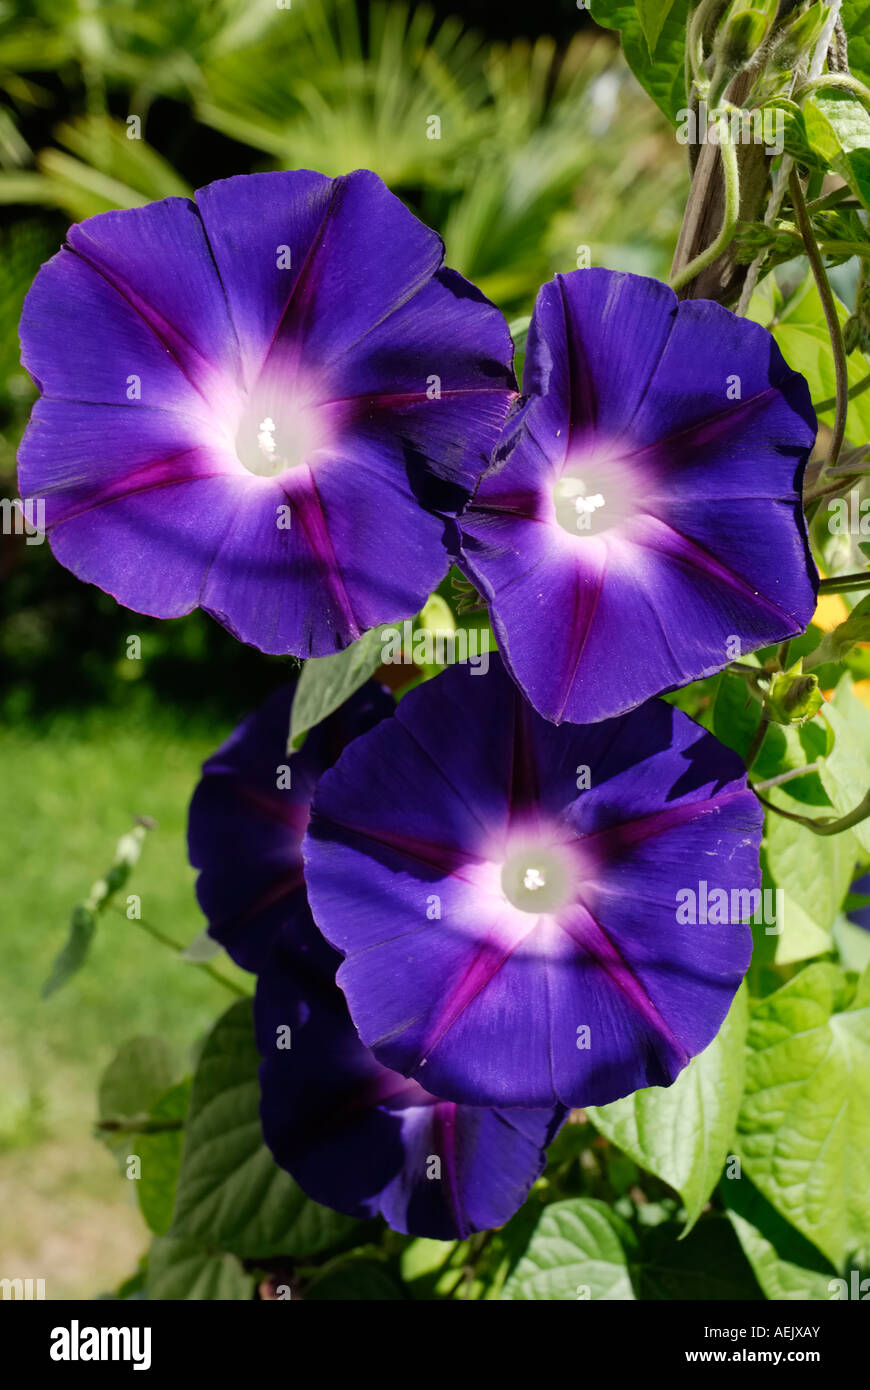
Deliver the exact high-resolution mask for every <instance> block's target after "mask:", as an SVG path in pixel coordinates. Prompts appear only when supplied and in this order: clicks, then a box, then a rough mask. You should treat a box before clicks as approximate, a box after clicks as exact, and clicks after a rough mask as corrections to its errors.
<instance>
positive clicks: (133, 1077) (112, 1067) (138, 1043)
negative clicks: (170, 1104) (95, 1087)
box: [99, 1037, 177, 1122]
mask: <svg viewBox="0 0 870 1390" xmlns="http://www.w3.org/2000/svg"><path fill="white" fill-rule="evenodd" d="M176 1075H177V1070H176V1065H175V1059H174V1057H173V1054H172V1049H171V1048H170V1046H169V1044H168V1043H167V1041H166V1039H165V1038H160V1037H144V1038H130V1039H129V1041H128V1042H125V1043H122V1045H121V1046H120V1047H119V1049H118V1051H117V1052H116V1054H115V1056H114V1057H113V1058H112V1060H111V1062H110V1063H109V1065H108V1066H107V1067H106V1070H105V1071H104V1072H103V1075H102V1077H101V1079H100V1087H99V1113H100V1119H101V1120H103V1121H108V1122H112V1121H121V1120H132V1119H136V1118H139V1117H141V1118H144V1117H145V1116H147V1115H148V1113H149V1111H150V1109H151V1107H152V1105H153V1104H154V1102H155V1101H156V1100H157V1099H158V1097H159V1096H160V1095H161V1094H162V1092H164V1091H165V1090H166V1089H167V1087H169V1086H171V1085H172V1083H173V1081H174V1080H175V1078H176Z"/></svg>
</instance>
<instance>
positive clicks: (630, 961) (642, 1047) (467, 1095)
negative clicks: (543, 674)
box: [303, 659, 762, 1106]
mask: <svg viewBox="0 0 870 1390" xmlns="http://www.w3.org/2000/svg"><path fill="white" fill-rule="evenodd" d="M578 788H580V790H578ZM761 823H762V812H761V808H760V806H759V804H758V802H757V800H756V798H755V797H754V795H753V794H752V792H751V791H750V790H749V789H748V788H747V785H746V775H745V771H744V768H743V764H742V763H741V761H740V759H739V758H738V757H737V756H736V754H734V753H732V752H730V751H729V750H728V749H727V748H724V747H723V746H722V745H721V744H720V743H718V742H717V740H716V739H714V738H713V737H712V735H710V734H708V733H706V732H705V731H704V730H703V729H701V728H699V726H698V725H696V724H695V723H693V722H692V721H691V720H690V719H689V718H688V717H687V716H686V715H684V714H682V713H681V712H680V711H679V710H676V709H674V708H672V706H670V705H668V704H666V703H665V702H664V701H652V702H650V703H649V704H647V705H645V706H644V707H643V709H642V710H638V711H636V712H633V713H631V714H628V715H624V716H622V717H620V718H617V719H613V720H608V721H606V722H602V723H597V724H592V725H587V726H579V727H578V726H574V725H568V724H566V725H562V726H560V727H558V728H557V727H556V726H554V725H553V724H551V723H549V722H548V721H546V720H544V719H542V718H541V717H540V716H539V715H537V714H536V713H535V712H534V711H533V710H532V709H531V708H530V706H529V705H528V704H527V703H526V702H525V701H524V700H523V699H522V697H521V696H520V694H519V692H518V691H517V688H516V686H515V685H514V684H513V683H512V682H511V681H510V680H509V679H508V677H507V675H506V673H505V671H504V668H503V666H502V665H501V663H500V662H499V661H498V659H496V661H495V662H494V663H493V665H492V667H491V669H490V672H489V674H488V675H486V676H480V675H477V676H475V675H474V674H472V673H471V672H470V671H469V669H468V668H467V667H463V666H455V667H453V668H451V669H449V670H447V671H446V672H444V673H443V674H442V675H440V676H438V677H437V678H436V679H435V680H433V681H430V682H428V683H427V684H425V685H423V686H422V687H420V688H419V689H418V690H416V691H413V692H412V693H411V694H409V695H407V696H406V697H405V699H404V700H403V701H402V702H401V704H400V705H399V706H398V709H397V712H396V715H395V717H394V718H393V719H391V720H388V721H387V722H386V723H382V724H380V725H379V726H378V727H376V728H375V729H373V730H371V731H370V732H369V733H368V734H364V735H363V736H362V737H361V738H359V739H357V740H355V742H354V743H353V744H351V745H350V746H349V747H348V748H347V749H346V750H345V752H344V753H343V754H342V756H341V757H340V758H339V760H338V762H337V763H336V765H335V766H334V767H333V768H332V769H331V770H330V771H329V772H326V773H325V774H324V775H323V777H322V778H321V779H320V781H319V783H318V786H317V790H316V792H315V797H314V802H313V805H312V816H311V821H310V823H309V828H308V833H307V835H306V838H305V841H304V843H303V855H304V858H305V866H306V867H305V877H306V882H307V885H308V898H309V902H310V904H311V909H312V911H313V913H314V918H315V921H316V922H317V924H318V926H319V927H320V929H321V931H322V932H323V934H324V935H325V936H326V938H327V939H328V940H329V941H330V942H331V943H332V944H333V945H334V946H335V947H337V948H338V949H339V950H341V951H342V952H343V953H345V956H346V959H345V961H344V964H343V965H342V967H341V969H340V971H339V972H338V976H337V979H338V983H339V984H340V985H341V987H342V989H343V990H344V992H345V995H346V997H347V1001H348V1004H349V1007H350V1012H351V1015H352V1017H353V1020H354V1022H355V1023H356V1025H357V1028H358V1029H359V1033H360V1036H361V1038H362V1040H363V1042H364V1043H366V1044H367V1046H369V1047H371V1048H372V1049H373V1051H374V1052H375V1054H376V1056H377V1057H378V1059H379V1060H380V1061H381V1062H383V1064H384V1065H385V1066H389V1067H391V1068H393V1069H394V1070H396V1071H399V1072H401V1073H402V1074H403V1075H405V1076H409V1077H412V1078H413V1079H415V1080H417V1081H419V1082H421V1083H423V1084H425V1085H426V1086H427V1087H429V1088H430V1089H431V1090H433V1091H434V1092H436V1093H437V1094H438V1095H443V1096H446V1097H449V1098H450V1099H452V1100H456V1101H461V1102H467V1103H472V1104H490V1105H528V1106H546V1105H550V1104H552V1103H553V1102H554V1101H561V1102H563V1103H564V1104H566V1105H587V1104H588V1105H602V1104H605V1103H607V1102H609V1101H612V1100H614V1099H616V1098H617V1097H619V1096H623V1095H626V1094H628V1093H629V1092H631V1091H634V1090H636V1089H637V1088H639V1087H643V1086H652V1085H659V1086H661V1085H665V1086H666V1085H669V1084H670V1083H671V1082H672V1081H673V1080H674V1078H675V1077H676V1076H677V1074H678V1072H679V1071H680V1070H681V1069H682V1068H683V1067H684V1066H685V1065H686V1063H687V1062H688V1061H689V1059H690V1058H691V1057H693V1056H694V1055H695V1054H696V1053H698V1052H700V1051H701V1050H702V1049H703V1048H704V1047H706V1046H707V1044H708V1043H709V1042H710V1041H711V1039H712V1038H713V1037H714V1036H715V1034H716V1032H717V1031H718V1029H719V1026H720V1024H721V1023H722V1020H723V1018H724V1017H725V1014H726V1012H727V1010H728V1007H729V1005H730V1003H731V1000H732V998H733V996H734V993H735V991H736V989H737V987H738V985H739V983H740V980H741V978H742V976H743V974H744V972H745V970H746V967H747V965H748V963H749V956H750V951H751V933H750V930H749V928H748V927H747V926H744V925H741V923H742V922H744V921H745V920H747V919H748V917H749V915H750V912H751V899H752V894H753V891H754V890H755V891H757V889H758V884H759V865H758V852H759V844H760V838H761ZM693 904H694V907H693ZM713 904H715V910H713V907H712V905H713ZM693 919H694V920H693Z"/></svg>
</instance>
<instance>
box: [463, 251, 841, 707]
mask: <svg viewBox="0 0 870 1390" xmlns="http://www.w3.org/2000/svg"><path fill="white" fill-rule="evenodd" d="M523 390H524V393H525V394H524V398H523V399H522V400H521V401H519V402H518V403H517V406H516V409H515V412H514V414H513V415H512V417H511V418H509V420H508V422H507V424H506V426H505V429H504V433H503V435H502V440H501V442H500V444H499V445H498V446H497V448H496V451H495V454H494V460H493V464H492V466H491V468H490V469H489V471H488V472H487V473H486V474H485V476H484V478H483V480H482V482H481V484H480V487H479V488H478V491H477V493H476V495H475V498H474V501H473V503H472V505H471V506H470V507H469V508H468V510H467V511H466V512H465V513H464V514H463V516H462V518H461V521H460V523H459V525H460V528H461V540H460V542H459V544H460V554H461V561H460V563H461V564H462V566H463V568H464V569H465V571H466V573H467V575H468V577H469V578H470V579H471V580H472V581H473V582H474V584H475V585H476V586H477V588H478V589H479V591H480V593H481V594H482V595H483V596H484V597H485V599H486V600H487V602H488V604H489V605H490V614H491V618H492V624H493V628H494V630H495V633H496V637H497V639H498V643H499V649H500V651H501V652H502V655H503V657H504V660H505V662H506V664H507V666H508V669H509V670H510V671H511V673H512V674H513V676H514V679H515V680H516V681H517V682H518V684H519V685H520V687H521V688H522V690H523V691H524V692H525V694H526V695H527V697H528V698H529V699H530V700H531V702H532V704H533V705H534V706H535V708H536V709H537V710H538V711H539V712H540V713H541V714H543V715H544V716H545V717H546V718H547V719H550V720H552V721H553V722H554V723H559V722H560V721H561V720H563V719H566V720H571V721H573V722H575V723H586V722H591V721H594V720H597V719H605V718H608V717H610V716H611V715H615V714H621V713H624V712H625V711H626V710H629V709H633V708H634V707H635V706H636V705H639V704H640V703H641V702H642V701H643V700H645V699H646V698H647V697H648V696H650V695H655V694H657V693H659V692H661V691H663V690H671V689H675V688H676V687H678V686H681V685H684V684H685V683H686V682H687V681H690V680H694V679H697V678H699V677H702V676H706V675H710V674H711V673H712V672H714V671H718V670H721V668H722V667H723V666H725V665H727V663H728V662H729V661H732V660H734V658H735V657H739V656H740V655H741V654H745V653H747V652H750V651H754V650H755V649H756V648H759V647H763V646H766V645H769V644H770V643H773V642H778V641H780V640H782V639H784V638H786V637H792V636H794V635H795V634H796V633H798V632H802V631H803V630H804V629H805V627H806V626H807V624H808V623H809V621H810V619H811V617H812V614H813V611H814V607H815V590H816V584H817V575H816V571H815V566H814V564H813V561H812V558H811V556H810V553H809V547H808V543H807V534H806V526H805V523H804V517H803V511H802V507H801V479H802V476H803V470H804V466H805V464H806V460H807V458H808V456H809V451H810V449H811V447H812V444H813V440H814V438H815V416H814V414H813V411H812V407H811V405H810V396H809V391H808V389H807V385H806V382H805V381H804V380H803V378H802V377H801V376H799V375H798V374H797V373H796V372H793V371H791V370H790V369H789V368H788V367H787V366H786V364H785V362H784V361H783V359H782V356H781V354H780V352H779V349H778V348H777V346H776V344H775V342H774V341H773V339H772V338H771V336H770V334H769V333H767V332H766V331H765V329H763V328H761V327H759V325H758V324H755V323H749V322H747V321H746V320H745V319H740V318H737V317H736V316H735V315H734V314H733V313H731V312H730V311H729V310H727V309H724V308H722V307H721V305H718V304H714V303H711V302H708V301H704V300H687V301H685V302H683V303H680V304H678V303H677V299H676V296H675V294H674V293H673V291H672V290H670V289H669V288H668V287H667V286H666V285H663V284H660V283H659V282H658V281H656V280H649V279H645V278H643V277H641V276H637V275H624V274H617V273H615V272H611V271H608V270H579V271H574V272H572V273H571V274H569V275H558V276H557V277H556V279H555V280H553V281H551V282H550V283H549V284H547V285H544V286H543V288H542V289H541V291H540V293H539V295H538V299H537V303H536V305H535V312H534V316H533V319H532V323H531V327H530V330H529V339H528V352H527V356H526V364H525V373H524V380H523Z"/></svg>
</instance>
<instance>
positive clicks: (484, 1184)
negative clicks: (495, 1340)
mask: <svg viewBox="0 0 870 1390" xmlns="http://www.w3.org/2000/svg"><path fill="white" fill-rule="evenodd" d="M292 693H293V692H292V688H291V689H282V690H279V691H277V692H276V693H275V694H274V695H273V696H271V697H270V699H269V700H268V701H267V702H266V703H265V705H264V706H263V707H262V708H261V709H260V710H259V711H258V712H257V713H256V714H253V715H251V716H250V717H249V718H248V719H246V720H245V721H244V722H243V723H242V724H241V725H240V726H239V728H238V729H236V731H235V732H234V733H233V734H232V736H231V737H230V738H229V739H228V740H227V741H226V742H225V743H224V744H223V746H222V747H221V748H220V749H219V750H218V751H217V752H216V753H215V754H214V755H213V756H212V757H211V758H209V760H208V762H207V763H206V764H205V766H204V768H203V777H202V781H201V782H200V783H199V786H198V787H197V789H196V792H195V794H194V797H193V801H192V803H191V809H190V827H189V842H190V857H191V861H192V863H193V864H194V865H195V866H196V867H197V868H198V869H199V870H200V876H199V881H198V884H197V892H198V896H199V901H200V904H201V906H202V908H203V911H204V912H205V914H206V916H207V917H208V918H209V924H210V926H209V929H210V932H211V935H212V936H214V937H215V938H216V939H217V940H218V941H220V942H221V943H222V945H224V946H225V947H226V949H227V950H228V951H229V953H230V955H231V956H232V957H233V959H234V960H235V961H236V962H237V963H238V964H239V965H241V966H243V967H244V968H245V969H248V970H255V971H258V972H259V978H258V983H257V997H256V1004H255V1021H256V1027H257V1036H258V1040H259V1046H260V1050H261V1052H262V1054H263V1058H264V1060H263V1064H262V1068H261V1072H260V1084H261V1113H262V1120H263V1133H264V1138H265V1141H266V1143H267V1145H268V1146H269V1148H270V1149H271V1150H272V1152H273V1154H274V1155H275V1159H276V1161H277V1162H278V1163H279V1164H281V1166H282V1167H284V1168H286V1169H288V1171H289V1172H291V1173H292V1174H293V1176H294V1178H295V1179H296V1180H297V1182H298V1183H299V1184H300V1186H301V1187H302V1188H303V1189H304V1190H305V1191H306V1192H308V1193H309V1195H310V1196H312V1197H313V1198H314V1199H315V1200H316V1201H320V1202H324V1203H325V1204H327V1205H328V1206H331V1207H335V1208H337V1209H338V1210H340V1211H345V1212H348V1213H349V1214H350V1215H355V1216H374V1215H376V1214H377V1213H378V1212H379V1211H380V1212H382V1213H383V1215H384V1216H385V1217H386V1219H387V1221H388V1222H389V1223H390V1225H391V1226H394V1227H395V1228H396V1229H397V1230H400V1231H411V1232H413V1233H414V1234H417V1235H426V1236H432V1237H435V1238H438V1239H444V1240H447V1239H454V1238H456V1237H464V1236H466V1235H468V1234H469V1233H470V1232H471V1231H476V1230H484V1229H488V1228H489V1227H491V1226H497V1225H501V1224H502V1223H503V1222H505V1221H507V1220H508V1219H509V1218H510V1217H511V1216H512V1215H513V1213H514V1212H515V1211H516V1209H517V1208H518V1207H519V1206H520V1205H521V1204H522V1202H523V1200H524V1199H525V1196H526V1194H527V1192H528V1190H529V1188H530V1187H531V1185H532V1183H533V1182H534V1181H535V1179H536V1178H537V1177H538V1175H539V1173H540V1172H541V1170H542V1168H543V1165H544V1149H545V1147H546V1145H547V1144H548V1143H549V1142H550V1140H551V1139H552V1138H553V1136H554V1134H555V1132H556V1130H557V1129H558V1127H559V1125H560V1124H561V1121H562V1119H563V1118H564V1111H563V1109H562V1108H561V1107H556V1108H553V1107H551V1108H549V1109H547V1110H545V1111H538V1110H518V1111H515V1110H505V1111H498V1110H489V1109H486V1108H480V1107H472V1106H463V1105H455V1104H453V1103H451V1102H449V1101H441V1100H438V1099H436V1098H435V1097H434V1096H431V1095H429V1093H428V1092H427V1091H424V1090H423V1088H422V1087H421V1086H418V1085H417V1084H416V1083H415V1082H413V1081H408V1080H406V1078H405V1077H403V1076H398V1075H397V1074H396V1073H395V1072H391V1071H388V1070H387V1069H386V1068H385V1067H382V1066H381V1065H380V1063H379V1062H377V1060H376V1059H375V1057H374V1056H373V1054H372V1053H371V1052H370V1051H369V1050H368V1049H367V1048H366V1047H364V1046H363V1044H362V1043H361V1042H360V1040H359V1037H358V1036H357V1033H356V1030H355V1029H354V1026H353V1024H352V1022H351V1020H350V1015H349V1014H348V1011H347V1005H346V1003H345V1001H344V996H343V995H342V993H341V991H340V990H339V989H338V987H337V986H336V984H335V971H336V967H337V966H338V965H339V963H340V960H341V957H340V956H339V955H338V953H337V952H336V951H333V949H332V948H331V947H330V946H329V945H327V943H326V942H325V941H324V940H323V938H322V937H321V936H320V934H319V932H318V931H317V928H316V927H315V925H314V922H313V920H312V917H311V913H310V910H309V908H308V904H307V899H306V895H305V886H304V883H303V878H302V856H301V852H300V845H301V841H302V835H303V832H304V830H305V826H306V824H307V820H308V807H309V802H310V799H311V795H312V792H313V789H314V785H315V782H316V781H317V778H318V776H319V775H320V773H321V772H322V771H323V770H324V768H326V767H329V766H330V765H331V764H332V763H333V762H334V760H335V758H336V757H337V756H338V753H339V751H340V750H341V748H342V747H343V746H344V744H345V743H346V742H347V741H348V740H349V739H352V738H353V737H354V736H355V735H357V734H359V733H361V732H362V731H363V730H366V729H368V728H370V727H372V726H373V725H374V724H375V723H376V722H378V721H379V720H381V719H383V718H385V717H387V716H389V715H390V714H391V713H392V711H393V708H394V705H393V700H392V698H391V697H390V696H389V695H388V694H387V692H386V691H384V690H382V689H381V688H380V687H379V686H377V685H375V684H374V682H369V683H368V685H367V686H365V687H364V688H363V689H362V690H360V691H358V692H357V693H356V694H355V695H354V696H352V698H351V699H350V700H348V701H347V702H346V703H345V704H344V705H343V706H342V707H341V709H339V710H337V711H336V713H335V714H333V715H332V716H331V717H330V718H329V719H327V720H326V721H324V723H323V724H321V725H319V726H318V727H317V728H316V729H313V730H312V731H310V732H309V734H308V736H307V738H306V740H305V744H304V745H303V747H302V749H301V750H300V751H298V752H296V753H294V754H293V755H292V756H291V757H290V758H287V757H286V755H285V753H284V748H285V744H286V738H287V727H288V723H289V713H290V702H291V698H292ZM288 771H289V773H290V785H289V786H288V785H286V783H287V781H288V778H287V773H288ZM279 780H280V781H281V782H282V783H283V784H284V785H282V786H281V787H279V786H278V781H279ZM288 1027H289V1028H290V1030H291V1031H290V1039H289V1040H290V1044H291V1045H290V1047H289V1048H288V1047H286V1046H283V1047H282V1046H280V1045H279V1038H280V1039H282V1040H283V1039H284V1037H285V1034H284V1033H283V1032H282V1033H281V1034H279V1029H281V1030H285V1029H286V1028H288Z"/></svg>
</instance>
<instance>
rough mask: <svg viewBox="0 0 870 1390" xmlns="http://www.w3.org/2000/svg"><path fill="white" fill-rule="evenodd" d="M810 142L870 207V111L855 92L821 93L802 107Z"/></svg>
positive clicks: (829, 166) (812, 147)
mask: <svg viewBox="0 0 870 1390" xmlns="http://www.w3.org/2000/svg"><path fill="white" fill-rule="evenodd" d="M802 114H803V122H804V131H805V132H806V138H807V142H808V144H809V146H810V149H812V150H813V151H814V152H815V153H816V154H817V155H819V156H820V158H821V159H822V160H823V161H824V163H825V164H826V165H827V167H828V168H829V169H831V170H833V171H834V173H837V174H839V175H840V178H841V179H843V180H844V181H845V182H846V183H848V185H849V187H850V188H851V189H852V192H853V193H855V194H856V196H857V197H858V198H860V200H861V202H862V203H863V204H864V207H865V208H868V209H870V113H868V112H867V111H866V110H865V108H864V104H863V102H861V101H860V100H859V98H858V97H857V96H855V95H854V93H852V92H847V91H842V90H840V91H837V90H836V89H834V88H831V89H829V90H828V91H820V92H817V93H816V95H815V96H811V97H808V98H807V100H806V101H805V102H804V103H803V107H802Z"/></svg>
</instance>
